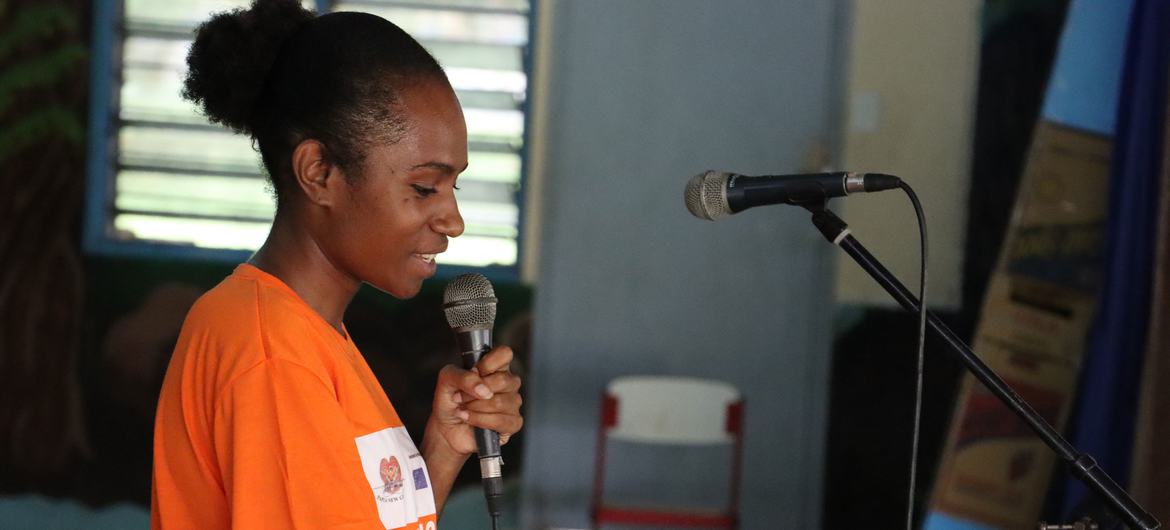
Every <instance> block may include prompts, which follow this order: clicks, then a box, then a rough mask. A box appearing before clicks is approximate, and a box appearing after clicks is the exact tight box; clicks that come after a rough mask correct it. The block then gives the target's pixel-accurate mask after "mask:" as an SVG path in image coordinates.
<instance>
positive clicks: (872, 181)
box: [683, 171, 902, 221]
mask: <svg viewBox="0 0 1170 530" xmlns="http://www.w3.org/2000/svg"><path fill="white" fill-rule="evenodd" d="M901 183H902V181H901V179H899V178H898V177H895V176H893V175H885V174H882V173H851V172H846V171H836V172H832V173H808V174H803V175H765V176H759V177H749V176H746V175H738V174H735V173H727V172H724V171H705V172H703V173H700V174H698V175H695V176H694V177H692V178H691V180H690V182H687V189H686V193H685V194H684V196H683V198H684V199H685V200H686V203H687V209H688V210H690V212H691V215H694V216H695V217H698V218H700V219H706V220H708V221H716V220H719V219H722V218H724V217H727V216H729V215H731V214H734V213H739V212H742V211H744V210H746V209H748V208H751V207H753V206H763V205H766V204H781V203H783V204H795V205H798V206H799V205H805V204H811V203H814V202H817V201H823V200H825V199H828V198H831V197H843V196H845V195H849V194H850V193H860V192H870V191H882V190H888V189H892V188H897V187H898V186H899V185H900V184H901Z"/></svg>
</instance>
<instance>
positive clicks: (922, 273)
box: [898, 181, 927, 530]
mask: <svg viewBox="0 0 1170 530" xmlns="http://www.w3.org/2000/svg"><path fill="white" fill-rule="evenodd" d="M898 187H899V188H901V189H902V191H904V192H906V196H907V197H909V198H910V202H911V203H912V204H913V205H914V214H915V215H917V216H918V238H919V240H920V243H919V244H920V245H921V246H920V248H921V252H920V253H919V258H920V260H921V261H920V263H919V269H918V270H919V276H918V359H917V366H916V369H915V372H914V375H915V385H914V430H913V434H912V440H911V445H910V490H909V493H908V494H907V496H908V497H909V502H908V503H907V507H906V530H914V489H915V482H916V479H917V475H918V438H919V437H920V435H921V432H920V431H921V428H922V371H923V370H922V369H923V365H924V364H925V363H924V361H925V355H924V353H925V346H926V269H927V267H926V216H925V215H924V214H923V213H922V203H920V202H918V195H916V194H915V193H914V190H913V189H912V188H911V187H910V185H909V184H906V183H905V182H901V181H900V182H898Z"/></svg>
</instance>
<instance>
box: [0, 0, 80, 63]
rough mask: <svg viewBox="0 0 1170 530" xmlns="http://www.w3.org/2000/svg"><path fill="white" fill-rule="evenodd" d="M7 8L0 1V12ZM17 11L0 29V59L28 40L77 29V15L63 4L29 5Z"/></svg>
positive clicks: (5, 4) (5, 3)
mask: <svg viewBox="0 0 1170 530" xmlns="http://www.w3.org/2000/svg"><path fill="white" fill-rule="evenodd" d="M7 8H8V6H7V2H4V3H0V14H2V13H3V12H5V11H7ZM17 13H18V14H17V15H16V19H15V20H13V21H12V24H10V25H8V27H5V28H4V29H3V30H2V31H0V59H3V58H5V57H7V56H8V55H9V54H10V53H12V50H13V48H16V47H18V46H20V45H22V44H25V43H27V42H28V41H31V40H34V39H37V38H45V37H49V36H52V35H53V34H55V33H56V32H58V31H75V30H76V29H77V17H76V16H75V15H74V13H73V12H72V11H70V10H69V9H67V8H65V7H64V6H42V7H29V8H25V9H18V10H17Z"/></svg>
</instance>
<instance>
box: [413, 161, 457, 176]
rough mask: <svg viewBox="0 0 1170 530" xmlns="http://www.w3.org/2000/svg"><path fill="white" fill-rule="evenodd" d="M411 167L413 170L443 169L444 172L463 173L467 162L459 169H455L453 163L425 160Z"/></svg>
mask: <svg viewBox="0 0 1170 530" xmlns="http://www.w3.org/2000/svg"><path fill="white" fill-rule="evenodd" d="M410 169H411V170H415V169H436V170H439V171H442V172H443V173H447V174H451V175H455V174H459V173H462V172H463V171H464V170H466V169H467V164H463V168H462V169H460V170H458V171H456V170H455V166H452V165H451V164H447V163H444V162H423V163H421V164H417V165H414V166H412V167H411V168H410Z"/></svg>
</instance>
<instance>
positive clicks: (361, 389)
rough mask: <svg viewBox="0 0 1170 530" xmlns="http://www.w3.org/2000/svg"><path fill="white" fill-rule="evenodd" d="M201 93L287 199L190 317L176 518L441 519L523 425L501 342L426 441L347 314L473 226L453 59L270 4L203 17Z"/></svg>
mask: <svg viewBox="0 0 1170 530" xmlns="http://www.w3.org/2000/svg"><path fill="white" fill-rule="evenodd" d="M188 64H189V66H190V71H189V74H188V77H187V79H186V84H185V88H184V96H185V97H187V98H188V99H191V100H192V101H194V102H196V103H197V104H199V105H201V106H202V109H203V111H204V113H205V114H206V115H207V116H208V118H209V119H210V120H211V121H212V122H217V123H223V124H226V125H228V126H230V127H232V128H233V129H235V130H237V131H240V132H244V133H247V134H249V135H251V137H252V138H253V140H254V142H255V144H256V146H257V147H258V149H259V151H260V154H261V157H262V159H263V162H264V166H265V168H266V169H267V172H268V174H269V176H270V178H271V184H272V188H273V190H274V192H275V195H276V203H277V210H276V218H275V221H274V222H273V225H272V230H271V232H270V234H269V236H268V239H267V241H266V242H265V243H264V245H263V247H261V248H260V250H259V251H257V252H256V254H255V255H254V256H252V258H251V259H250V260H248V262H247V263H245V264H241V265H239V266H238V267H237V268H236V270H235V271H234V272H233V273H232V275H231V276H229V277H228V278H227V279H225V280H224V281H223V282H222V283H221V284H219V285H218V286H217V287H215V288H214V289H212V290H211V291H209V292H208V293H207V294H205V295H204V296H203V297H202V298H201V299H200V300H199V301H198V302H197V303H196V304H195V306H194V307H193V308H192V309H191V311H190V313H189V314H188V316H187V319H186V321H185V323H184V325H183V330H182V333H181V335H180V337H179V342H178V344H177V346H176V348H175V352H174V355H173V357H172V358H171V361H170V365H169V367H168V370H167V375H166V380H165V382H164V384H163V390H162V394H161V396H160V399H159V405H158V415H157V421H156V426H155V443H154V477H153V478H154V482H153V495H152V497H153V502H152V509H151V512H152V521H153V525H154V526H155V527H156V528H157V527H165V528H199V529H212V528H228V527H233V528H294V527H295V528H395V529H411V530H415V529H421V530H428V529H434V528H435V525H436V520H437V514H438V512H439V511H440V510H441V509H442V505H443V502H444V501H445V499H446V497H447V494H448V493H449V492H450V489H451V485H452V482H453V481H454V479H455V476H456V474H457V473H458V471H459V469H460V468H461V467H462V466H463V464H464V463H465V461H466V460H467V458H468V456H469V455H470V454H471V453H473V452H474V451H475V442H474V438H473V436H472V427H473V426H474V427H483V428H487V429H492V430H496V431H499V432H500V433H501V441H506V440H507V438H508V437H509V436H510V435H511V434H513V433H515V432H516V431H518V430H519V429H520V427H521V424H522V419H521V417H520V413H519V410H520V396H519V394H518V393H517V391H518V389H519V387H520V379H519V378H518V377H516V376H515V375H512V374H511V373H509V372H508V371H507V367H508V364H509V362H510V361H511V357H512V352H511V350H509V349H508V348H506V347H500V348H496V349H495V350H493V351H491V352H490V353H489V354H487V355H485V356H484V357H483V359H482V361H481V362H480V364H479V366H478V367H477V370H473V371H465V370H461V369H458V368H456V367H454V366H448V367H446V368H444V369H443V370H442V371H441V372H440V373H439V376H438V384H437V388H436V391H435V396H434V401H433V405H432V412H431V417H430V420H429V421H428V423H427V428H426V434H425V435H424V437H423V439H422V443H421V446H418V447H416V446H415V444H414V442H413V441H412V440H411V439H410V437H409V436H408V435H407V433H406V430H405V429H404V428H403V427H402V422H401V421H400V420H399V418H398V415H397V414H396V413H395V411H394V408H393V406H391V404H390V402H389V400H388V399H387V398H386V394H385V393H384V392H383V391H382V389H381V387H380V386H379V384H378V382H377V381H376V380H375V378H374V376H373V374H372V373H371V372H370V369H369V368H368V367H367V365H366V363H365V361H364V359H363V358H362V355H361V353H360V352H359V351H358V350H357V348H356V347H355V346H354V343H353V341H352V340H351V339H350V337H349V334H348V333H347V332H346V329H345V326H344V325H343V324H342V315H343V314H344V312H345V308H346V306H347V305H348V304H349V302H350V300H351V298H352V297H353V295H354V293H355V292H356V291H357V290H358V287H359V286H360V285H361V284H362V283H363V282H364V283H369V284H370V285H373V286H374V287H376V288H378V289H381V290H383V291H385V292H388V293H390V294H391V295H394V296H396V297H400V298H406V297H410V296H413V295H414V294H416V293H417V292H418V290H419V288H420V286H421V284H422V282H423V280H425V279H426V278H428V277H430V276H431V275H433V274H434V272H435V255H436V254H439V253H441V252H443V250H444V249H446V247H447V240H448V238H451V237H456V236H458V235H459V234H460V233H461V232H462V231H463V219H462V218H461V217H460V215H459V210H458V207H457V205H456V201H455V195H454V193H455V189H456V187H455V182H456V178H457V177H458V175H459V173H460V172H461V171H463V169H464V168H465V167H466V166H467V131H466V125H465V123H464V120H463V114H462V111H461V109H460V107H459V103H458V101H457V99H456V97H455V93H454V91H453V90H452V88H451V86H450V84H449V83H448V81H447V78H446V76H445V74H444V73H443V71H442V69H441V68H440V67H439V65H438V64H437V63H436V62H435V60H434V58H432V57H431V56H430V54H428V53H427V52H426V51H425V50H424V49H423V48H422V46H420V45H419V44H418V42H416V41H415V40H414V39H412V38H411V37H410V36H409V35H407V34H406V33H405V32H403V31H402V30H401V29H399V28H398V27H397V26H395V25H393V24H391V23H390V22H387V21H386V20H383V19H381V18H378V17H376V16H373V15H368V14H359V13H333V14H328V15H323V16H320V17H316V16H314V15H313V14H312V13H310V12H307V11H305V10H303V9H302V8H301V6H300V2H298V1H296V0H256V2H255V3H254V4H253V5H252V7H251V8H250V9H248V10H237V11H233V12H229V13H223V14H219V15H217V16H215V17H213V18H212V19H210V20H209V21H207V22H205V23H204V24H203V25H202V26H200V28H199V30H198V34H197V37H196V40H195V43H194V44H193V46H192V48H191V52H190V55H189V56H188Z"/></svg>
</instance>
